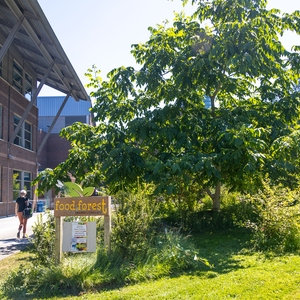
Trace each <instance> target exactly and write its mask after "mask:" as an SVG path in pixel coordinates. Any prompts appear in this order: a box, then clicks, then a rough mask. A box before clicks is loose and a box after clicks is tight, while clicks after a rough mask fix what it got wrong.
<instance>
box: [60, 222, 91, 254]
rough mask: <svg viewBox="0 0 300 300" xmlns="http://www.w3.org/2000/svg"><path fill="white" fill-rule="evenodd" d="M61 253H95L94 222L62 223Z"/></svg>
mask: <svg viewBox="0 0 300 300" xmlns="http://www.w3.org/2000/svg"><path fill="white" fill-rule="evenodd" d="M62 251H63V252H77V253H83V252H95V251H96V222H63V240H62Z"/></svg>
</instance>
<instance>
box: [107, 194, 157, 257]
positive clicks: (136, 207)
mask: <svg viewBox="0 0 300 300" xmlns="http://www.w3.org/2000/svg"><path fill="white" fill-rule="evenodd" d="M147 193H148V191H147V190H142V191H139V192H137V193H136V194H131V193H127V192H120V193H119V194H117V195H116V197H115V201H116V203H117V205H116V214H115V217H114V219H113V226H112V245H113V247H114V251H116V252H118V253H119V254H120V255H121V256H122V257H123V258H128V259H133V258H134V257H136V256H137V255H144V254H145V252H146V251H147V249H148V248H149V247H150V246H151V242H152V240H153V237H154V236H155V235H156V227H157V226H156V225H157V222H156V221H157V217H158V205H157V202H156V201H155V200H153V199H152V198H151V197H150V196H149V195H148V194H147Z"/></svg>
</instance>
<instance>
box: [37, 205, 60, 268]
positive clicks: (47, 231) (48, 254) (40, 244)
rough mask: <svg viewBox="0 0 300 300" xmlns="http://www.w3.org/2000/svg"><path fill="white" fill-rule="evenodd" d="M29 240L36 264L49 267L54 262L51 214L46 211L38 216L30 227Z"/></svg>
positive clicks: (53, 226)
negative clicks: (31, 236) (31, 235)
mask: <svg viewBox="0 0 300 300" xmlns="http://www.w3.org/2000/svg"><path fill="white" fill-rule="evenodd" d="M32 231H33V235H34V237H33V238H32V239H31V242H32V244H33V250H32V251H33V253H34V254H35V255H36V258H37V263H40V264H47V265H51V264H53V263H54V261H55V222H54V216H53V214H52V213H51V212H50V211H49V210H47V211H46V212H45V213H43V214H40V215H39V216H38V218H37V221H36V223H35V225H33V226H32Z"/></svg>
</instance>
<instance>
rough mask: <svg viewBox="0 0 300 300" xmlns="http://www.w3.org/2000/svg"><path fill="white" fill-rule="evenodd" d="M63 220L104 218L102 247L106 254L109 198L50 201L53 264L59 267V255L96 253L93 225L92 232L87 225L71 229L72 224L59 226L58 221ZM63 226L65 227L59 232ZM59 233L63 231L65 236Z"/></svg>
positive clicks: (74, 226)
mask: <svg viewBox="0 0 300 300" xmlns="http://www.w3.org/2000/svg"><path fill="white" fill-rule="evenodd" d="M65 216H104V246H105V247H106V248H107V252H108V253H109V252H110V235H111V197H110V196H91V197H65V198H55V199H54V217H55V253H56V259H55V261H56V264H59V263H60V261H61V258H62V252H63V251H65V252H69V251H71V252H76V251H77V252H94V251H96V237H95V236H96V225H95V229H94V227H93V225H89V222H87V225H86V226H84V225H83V224H79V223H77V224H73V225H72V222H64V223H69V224H67V225H66V224H62V219H63V217H65ZM75 223H76V222H75ZM92 223H93V222H92ZM63 226H66V227H65V228H63ZM63 230H64V231H66V233H65V232H64V234H63ZM94 231H95V233H94ZM63 235H64V238H63Z"/></svg>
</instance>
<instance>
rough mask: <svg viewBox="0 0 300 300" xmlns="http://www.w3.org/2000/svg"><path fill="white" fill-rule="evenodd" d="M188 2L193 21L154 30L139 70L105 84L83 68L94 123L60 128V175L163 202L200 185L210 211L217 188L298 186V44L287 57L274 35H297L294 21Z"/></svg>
mask: <svg viewBox="0 0 300 300" xmlns="http://www.w3.org/2000/svg"><path fill="white" fill-rule="evenodd" d="M184 2H187V1H184ZM192 2H193V4H194V5H195V8H196V11H195V14H194V15H193V16H192V17H187V16H185V15H184V14H176V15H175V19H174V22H173V24H172V25H170V24H168V23H165V24H163V25H159V26H156V27H149V31H150V38H149V40H148V41H147V42H145V43H143V44H136V45H133V46H132V55H133V56H134V58H135V59H136V62H137V64H138V65H140V68H139V69H138V70H136V69H135V68H133V67H120V68H118V69H114V70H112V71H111V72H110V73H109V74H108V79H107V80H106V81H102V80H101V79H100V78H99V77H98V75H99V72H98V71H97V70H89V72H88V76H89V77H90V85H89V87H92V88H94V91H93V92H92V94H91V95H92V96H93V97H94V98H95V99H96V102H95V105H94V108H93V112H94V113H95V119H96V121H97V124H98V126H97V127H95V128H93V127H90V126H87V125H82V124H81V125H80V124H75V125H73V126H70V127H68V128H66V129H64V130H63V131H62V133H61V134H62V136H64V137H66V138H67V139H68V140H70V141H71V142H72V146H73V148H72V150H71V152H70V155H69V158H68V160H67V161H66V162H65V163H64V164H62V165H60V166H59V168H58V172H57V173H56V174H60V175H62V174H63V172H66V171H68V172H73V173H74V174H75V176H76V178H77V180H79V181H82V180H84V179H85V174H86V173H88V174H94V175H91V176H96V178H97V180H99V178H100V176H103V178H104V180H105V182H106V183H107V184H108V185H109V187H110V188H111V190H118V189H121V188H123V189H124V188H128V187H130V186H131V185H132V184H133V183H135V182H136V180H137V178H140V180H143V181H147V182H154V183H155V184H156V186H157V192H163V191H167V192H168V193H170V194H173V193H174V194H182V193H183V192H186V191H187V192H188V191H190V190H194V189H195V187H196V188H197V191H198V194H199V195H200V194H203V193H207V194H208V195H209V196H210V197H211V198H212V199H213V209H215V210H218V209H220V194H221V186H227V187H228V188H230V189H232V190H239V191H247V192H249V191H255V190H256V189H258V188H260V187H261V186H262V182H263V180H265V179H266V178H269V179H270V180H272V181H273V182H274V183H279V182H280V183H283V184H285V185H288V186H291V187H293V186H296V185H297V184H298V178H297V171H298V167H299V160H298V151H299V147H298V140H299V139H298V136H299V131H298V120H299V92H298V91H297V89H295V85H296V84H297V83H298V79H299V66H300V65H299V61H300V60H299V53H298V50H299V47H297V46H295V47H294V48H293V50H290V51H288V50H287V49H285V47H284V46H283V44H282V42H281V41H280V36H282V35H283V34H284V32H285V31H286V30H291V31H293V32H295V33H297V34H299V33H300V20H299V12H294V13H292V14H282V13H281V12H280V11H279V10H277V9H271V10H267V9H266V1H263V0H227V1H223V0H212V1H201V0H198V1H192ZM205 100H206V102H207V101H208V105H205ZM95 174H96V175H95ZM103 178H102V179H103Z"/></svg>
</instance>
